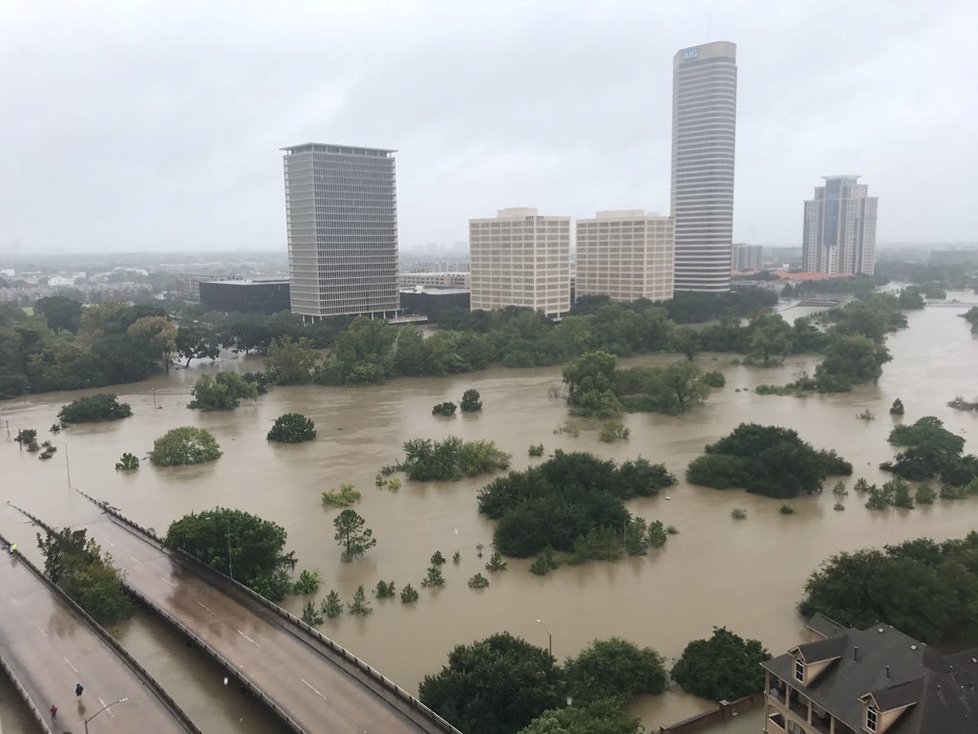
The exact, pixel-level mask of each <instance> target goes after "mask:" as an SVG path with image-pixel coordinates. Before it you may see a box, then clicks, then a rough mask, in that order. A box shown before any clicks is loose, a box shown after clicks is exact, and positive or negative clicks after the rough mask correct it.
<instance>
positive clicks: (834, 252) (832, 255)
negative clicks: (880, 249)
mask: <svg viewBox="0 0 978 734" xmlns="http://www.w3.org/2000/svg"><path fill="white" fill-rule="evenodd" d="M858 180H859V176H826V177H825V186H819V187H817V188H816V189H815V198H814V199H809V200H808V201H806V202H805V231H804V235H803V238H802V250H803V252H802V261H803V264H804V268H805V270H806V271H808V272H810V273H829V274H832V275H838V274H851V275H856V274H859V273H864V274H866V275H872V274H873V271H874V270H875V269H876V209H877V203H878V199H877V198H876V197H875V196H869V187H868V186H866V185H865V184H860V183H856V182H857V181H858Z"/></svg>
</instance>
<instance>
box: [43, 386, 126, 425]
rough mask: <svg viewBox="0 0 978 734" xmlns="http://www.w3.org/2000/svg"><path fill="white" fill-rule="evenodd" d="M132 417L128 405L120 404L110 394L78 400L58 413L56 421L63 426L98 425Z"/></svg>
mask: <svg viewBox="0 0 978 734" xmlns="http://www.w3.org/2000/svg"><path fill="white" fill-rule="evenodd" d="M131 415H132V408H130V407H129V403H120V402H119V401H118V399H117V398H116V396H115V395H113V394H112V393H99V394H98V395H91V396H89V397H87V398H78V400H75V401H74V402H72V403H69V404H68V405H65V406H63V407H62V408H61V410H60V411H59V412H58V420H60V421H61V422H62V423H63V424H65V425H70V424H72V423H98V422H101V421H115V420H119V419H120V418H128V417H129V416H131Z"/></svg>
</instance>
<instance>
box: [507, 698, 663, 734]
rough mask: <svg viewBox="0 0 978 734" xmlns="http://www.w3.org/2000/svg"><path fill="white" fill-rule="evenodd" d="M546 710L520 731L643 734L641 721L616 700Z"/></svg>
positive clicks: (522, 733) (537, 733)
mask: <svg viewBox="0 0 978 734" xmlns="http://www.w3.org/2000/svg"><path fill="white" fill-rule="evenodd" d="M574 703H575V705H574V706H567V707H565V708H557V709H550V710H549V711H544V712H543V713H542V714H540V715H539V716H538V717H536V718H535V719H534V720H533V721H531V722H530V723H529V724H528V725H527V726H525V727H524V728H522V729H520V731H519V734H643V732H645V728H644V727H643V726H642V724H641V722H640V721H639V720H638V719H637V718H635V717H633V716H632V715H631V714H629V713H628V712H626V711H623V710H622V709H621V708H619V707H618V704H617V702H616V701H598V702H596V703H592V704H589V705H588V706H578V705H576V704H577V702H576V701H575V702H574Z"/></svg>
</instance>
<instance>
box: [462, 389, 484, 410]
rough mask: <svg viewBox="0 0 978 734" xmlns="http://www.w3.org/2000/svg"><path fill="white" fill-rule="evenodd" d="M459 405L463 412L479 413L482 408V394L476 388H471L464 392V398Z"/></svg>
mask: <svg viewBox="0 0 978 734" xmlns="http://www.w3.org/2000/svg"><path fill="white" fill-rule="evenodd" d="M459 407H460V408H461V409H462V412H463V413H478V412H479V411H480V410H482V396H481V395H479V391H478V390H476V389H474V388H469V389H468V390H466V391H465V392H464V393H462V400H461V401H460V402H459Z"/></svg>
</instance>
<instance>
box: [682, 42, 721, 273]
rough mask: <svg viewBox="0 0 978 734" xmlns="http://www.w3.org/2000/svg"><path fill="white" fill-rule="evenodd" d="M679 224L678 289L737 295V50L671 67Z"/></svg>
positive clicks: (714, 51)
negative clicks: (733, 262) (733, 269)
mask: <svg viewBox="0 0 978 734" xmlns="http://www.w3.org/2000/svg"><path fill="white" fill-rule="evenodd" d="M672 63H673V71H672V217H673V220H674V222H675V226H676V290H677V291H706V292H711V291H712V292H717V291H726V290H729V289H730V257H731V244H732V241H733V195H734V142H735V135H736V128H737V46H736V45H735V44H733V43H729V42H727V41H716V42H714V43H707V44H704V45H702V46H692V47H690V48H684V49H682V50H681V51H679V52H678V53H677V54H676V55H675V56H674V57H673V60H672Z"/></svg>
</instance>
